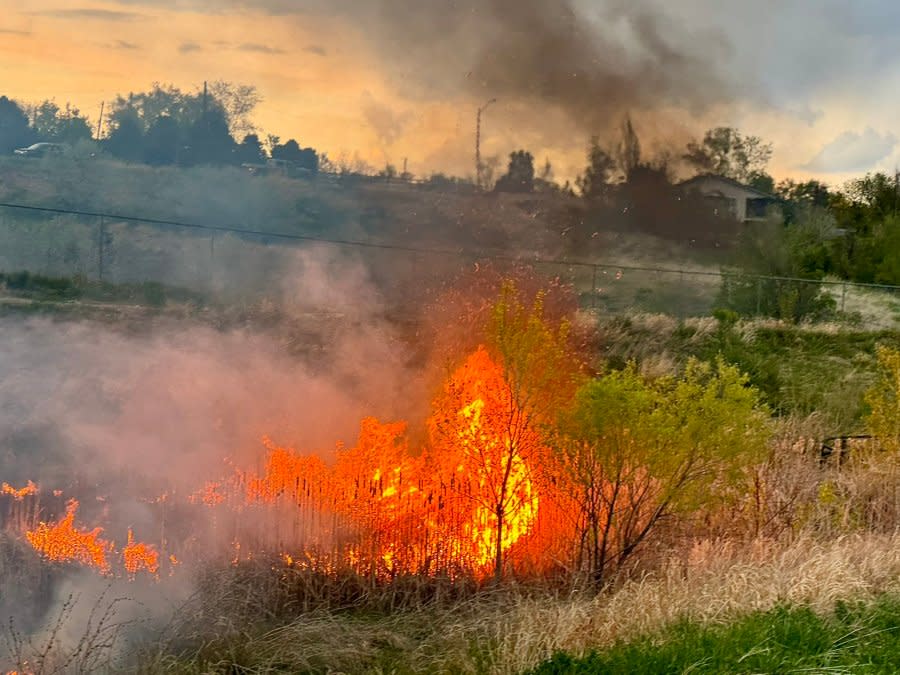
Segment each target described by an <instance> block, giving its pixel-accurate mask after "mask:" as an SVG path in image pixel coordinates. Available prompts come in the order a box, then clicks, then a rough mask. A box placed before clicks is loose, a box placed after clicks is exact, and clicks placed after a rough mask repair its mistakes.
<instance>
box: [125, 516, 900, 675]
mask: <svg viewBox="0 0 900 675" xmlns="http://www.w3.org/2000/svg"><path fill="white" fill-rule="evenodd" d="M683 553H684V554H683V555H681V556H678V557H674V558H672V559H671V560H669V561H668V562H667V563H666V564H664V565H663V566H662V567H660V568H659V569H658V570H657V571H656V572H655V573H653V574H647V575H644V576H643V577H641V578H638V579H633V580H630V581H627V582H625V583H623V584H622V585H621V586H620V587H619V588H618V589H616V590H615V591H613V592H610V593H606V594H601V595H595V596H588V595H583V594H573V595H558V594H557V595H552V594H547V593H545V594H527V593H518V592H516V591H510V590H509V589H507V590H498V591H494V592H491V593H485V594H481V595H479V596H476V597H473V598H470V599H468V600H465V601H461V602H458V603H455V604H452V605H449V606H447V607H443V608H436V607H433V606H430V607H429V606H425V607H421V608H419V609H408V610H406V611H403V612H396V613H389V614H384V615H374V616H373V615H366V614H358V613H341V612H325V611H319V612H311V613H306V614H302V615H300V616H299V617H297V618H296V619H294V620H293V621H290V622H288V623H286V624H283V625H279V626H277V627H273V628H271V629H269V630H264V629H263V630H259V629H250V630H237V631H233V632H229V633H227V634H226V633H222V634H218V635H213V634H211V633H207V636H206V637H207V639H206V640H205V641H203V642H202V643H198V644H197V645H195V646H193V647H192V648H182V649H180V650H178V651H175V650H173V649H172V648H171V647H172V644H171V643H170V644H169V645H163V646H162V647H161V648H160V649H158V650H157V651H156V652H154V653H147V654H145V655H144V663H143V666H142V672H147V673H150V672H154V673H155V672H185V673H187V672H191V673H194V672H242V673H265V672H274V671H276V670H277V671H279V672H341V673H388V672H395V673H407V672H408V673H432V672H453V673H500V674H506V673H509V674H512V673H520V672H522V671H523V670H526V669H529V668H532V667H534V666H536V665H537V664H539V663H541V662H542V661H544V660H546V659H547V658H549V657H550V656H552V655H553V654H554V653H556V652H558V651H566V652H569V653H571V654H575V655H579V654H583V653H585V652H587V651H590V650H592V649H597V648H602V647H604V646H607V645H610V644H612V643H614V642H615V641H617V640H621V639H630V638H633V637H635V636H637V635H640V634H646V633H652V632H655V631H657V630H659V629H661V628H663V627H664V626H666V625H668V624H670V623H672V622H674V621H677V620H680V619H691V620H694V621H698V622H702V623H705V624H709V623H724V622H727V621H729V620H732V619H734V618H736V617H738V616H740V615H742V614H745V613H747V612H750V611H755V610H766V609H769V608H772V607H775V606H777V605H781V604H785V603H791V604H798V605H805V606H810V607H812V608H813V609H815V610H816V611H818V612H823V613H825V612H829V611H831V610H832V609H833V608H834V606H835V603H836V602H837V601H839V600H866V599H873V598H875V597H876V596H878V595H879V594H882V593H892V592H893V593H896V592H900V535H898V534H892V535H877V534H851V535H844V536H840V537H837V538H834V539H832V540H830V541H822V540H821V539H817V538H814V537H811V536H801V537H798V538H796V539H795V540H794V541H793V542H792V543H791V544H789V545H784V544H779V543H776V542H772V541H769V540H764V539H759V540H756V541H753V542H750V543H747V544H740V545H735V544H732V543H729V542H727V541H712V540H698V541H696V542H694V544H693V545H692V546H691V547H690V548H689V549H688V550H686V551H685V552H683ZM229 669H230V670H229Z"/></svg>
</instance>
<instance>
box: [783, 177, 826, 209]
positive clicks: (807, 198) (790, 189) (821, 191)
mask: <svg viewBox="0 0 900 675" xmlns="http://www.w3.org/2000/svg"><path fill="white" fill-rule="evenodd" d="M773 192H774V193H775V194H777V195H778V196H779V197H781V198H782V199H784V200H786V201H791V202H795V203H797V204H808V205H811V206H820V207H822V208H825V207H827V206H828V203H829V199H830V197H831V193H830V192H829V190H828V186H827V185H825V183H821V182H819V181H817V180H808V181H805V182H801V181H795V180H792V179H790V178H787V179H785V180H782V181H780V182H779V183H778V185H777V186H776V187H775V190H774V191H773Z"/></svg>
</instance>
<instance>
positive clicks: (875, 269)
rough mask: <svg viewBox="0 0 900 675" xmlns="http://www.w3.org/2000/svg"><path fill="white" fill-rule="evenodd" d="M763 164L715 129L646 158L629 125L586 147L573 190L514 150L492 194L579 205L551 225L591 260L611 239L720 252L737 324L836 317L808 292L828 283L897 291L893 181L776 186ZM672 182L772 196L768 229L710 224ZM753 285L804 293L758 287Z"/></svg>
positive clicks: (747, 145) (698, 199)
mask: <svg viewBox="0 0 900 675" xmlns="http://www.w3.org/2000/svg"><path fill="white" fill-rule="evenodd" d="M771 156H772V145H771V144H770V143H767V142H765V141H763V140H762V139H761V138H759V137H757V136H752V135H745V134H743V133H742V132H741V131H740V130H738V129H735V128H732V127H717V128H714V129H710V130H708V131H707V132H706V133H705V134H704V135H703V137H702V138H701V139H700V140H695V141H691V142H689V143H687V145H686V146H685V147H684V148H683V150H682V151H681V152H680V153H669V154H660V155H657V156H654V157H647V156H646V155H645V153H644V152H643V149H642V146H641V141H640V138H639V137H638V134H637V132H636V131H635V128H634V125H633V124H632V122H631V120H630V119H628V118H626V119H625V121H624V122H623V124H622V126H621V129H620V133H619V135H618V139H616V140H614V141H613V142H612V143H607V144H604V143H601V141H600V140H599V139H598V138H596V137H595V138H593V139H591V142H590V145H589V146H588V150H587V163H586V166H585V168H584V170H583V171H582V172H581V174H580V175H579V176H578V177H577V179H576V180H575V184H574V185H570V184H569V183H566V184H564V185H562V186H560V185H558V184H556V183H554V182H553V181H552V169H551V167H550V166H549V162H548V163H547V164H546V165H545V167H544V168H543V169H542V170H541V171H540V172H535V168H534V159H533V156H532V154H531V153H530V152H527V151H525V150H518V151H516V152H514V153H512V154H511V155H510V157H509V164H508V168H507V171H506V173H505V174H504V175H503V176H501V177H500V178H499V179H498V180H497V182H496V185H495V187H494V189H495V190H497V191H501V192H521V193H530V192H547V191H550V192H557V193H564V194H568V195H569V196H570V197H577V198H579V199H580V202H581V208H580V209H573V211H572V213H571V214H570V215H571V217H570V218H569V219H568V220H567V221H562V222H560V223H559V227H560V228H561V230H562V231H563V232H564V233H565V234H566V236H567V237H568V241H569V245H570V247H571V250H572V251H573V252H578V253H584V252H585V251H591V250H592V246H595V245H596V244H594V243H593V241H594V237H595V236H596V233H597V232H599V231H601V230H604V229H607V230H608V229H610V228H621V229H626V230H629V231H634V230H637V231H641V232H647V233H650V234H654V235H657V236H661V237H664V238H669V239H673V240H676V241H679V242H682V243H689V244H691V245H693V246H697V247H707V248H712V247H714V248H718V249H721V250H723V251H725V252H727V254H728V267H731V268H732V269H736V270H738V271H740V272H745V273H746V276H745V277H743V278H742V277H740V276H739V277H729V278H727V279H726V281H725V282H723V287H722V290H721V293H720V297H719V301H718V304H719V306H720V307H722V308H724V309H728V310H731V311H734V312H736V313H738V314H741V315H755V314H756V315H766V316H774V317H777V318H782V319H787V320H800V319H806V318H827V317H833V316H834V315H835V313H836V310H837V307H836V302H835V300H834V298H833V297H832V296H831V295H830V294H828V293H824V292H823V289H822V286H821V285H820V284H817V283H815V282H817V281H821V280H822V279H824V278H825V277H835V278H838V279H844V280H847V281H852V282H861V283H874V284H886V285H900V172H897V173H895V174H893V175H889V174H886V173H883V172H876V173H868V174H866V175H865V176H863V177H861V178H856V179H853V180H850V181H849V182H847V183H845V184H844V185H841V186H830V185H827V184H826V183H824V182H822V181H819V180H806V181H796V180H793V179H784V180H781V181H778V182H776V181H775V180H774V178H773V177H772V176H771V174H770V173H769V172H768V164H769V161H770V159H771ZM679 173H680V174H681V175H684V174H685V173H687V174H692V175H700V174H712V175H717V176H722V177H724V178H730V179H732V180H734V181H737V182H739V183H741V184H744V185H746V186H748V187H751V188H754V189H755V190H758V191H760V192H761V193H764V194H766V195H769V196H770V206H769V208H768V211H767V213H766V214H764V215H765V218H763V219H762V220H760V221H759V222H754V223H752V224H748V225H745V224H742V223H738V222H737V221H736V220H735V219H734V218H733V217H731V216H730V214H727V213H726V214H721V213H716V212H715V211H714V210H713V209H711V208H710V204H709V203H708V202H707V201H706V200H705V199H704V198H703V197H702V196H701V195H698V194H696V193H694V194H692V193H690V192H687V191H686V190H684V189H683V188H682V187H681V186H680V185H679V184H678V182H677V180H676V176H677V175H678V174H679ZM760 275H763V276H771V277H791V278H798V279H803V280H807V281H808V283H799V282H793V281H790V280H770V281H760V280H759V279H758V278H757V277H758V276H760Z"/></svg>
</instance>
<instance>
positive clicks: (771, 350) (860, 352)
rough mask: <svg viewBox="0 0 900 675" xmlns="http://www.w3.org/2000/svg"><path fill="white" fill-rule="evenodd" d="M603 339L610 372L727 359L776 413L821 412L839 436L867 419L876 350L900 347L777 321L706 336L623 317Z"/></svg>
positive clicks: (888, 339)
mask: <svg viewBox="0 0 900 675" xmlns="http://www.w3.org/2000/svg"><path fill="white" fill-rule="evenodd" d="M709 321H712V320H709ZM657 324H659V325H657ZM604 332H605V333H606V334H607V335H608V336H612V338H611V339H610V340H608V344H607V347H606V349H605V353H604V356H605V358H606V359H607V360H608V364H609V366H610V367H612V368H621V367H623V366H624V365H625V364H626V363H627V361H628V360H629V359H635V360H636V361H638V363H641V362H642V361H646V360H648V359H651V358H658V357H659V355H660V354H667V355H669V357H670V360H671V361H672V362H673V363H674V364H675V366H676V367H678V366H681V365H683V364H684V362H685V361H686V360H687V359H688V358H689V357H692V356H693V357H696V358H698V359H701V360H711V359H715V358H716V356H717V355H718V354H721V355H722V356H723V357H724V358H725V360H726V361H728V362H729V363H732V364H734V365H736V366H738V367H739V368H740V369H741V370H742V371H743V372H745V373H747V374H748V375H749V377H750V383H751V384H752V385H753V386H755V387H756V388H758V389H759V390H760V392H761V393H762V396H763V399H764V401H765V402H766V403H767V404H768V406H769V407H770V408H771V409H772V411H773V412H774V413H776V414H779V415H798V416H808V415H811V414H813V413H816V414H818V415H820V416H821V417H822V418H824V419H825V420H826V421H827V422H828V425H829V426H831V427H832V428H833V429H834V431H835V433H852V432H855V431H858V430H859V429H860V425H861V420H862V418H863V416H864V415H865V412H866V410H865V407H864V404H863V393H864V392H865V390H866V389H867V388H868V387H869V386H870V384H871V383H872V381H873V378H874V375H875V372H876V360H875V347H876V345H878V344H885V345H888V346H891V347H900V333H898V332H896V331H889V330H874V331H873V330H864V329H860V328H854V327H850V326H846V327H841V328H840V329H833V328H819V327H806V326H796V325H791V324H779V323H776V322H749V323H745V324H742V323H734V322H732V321H728V320H720V321H718V322H717V323H716V324H715V325H714V327H713V328H712V329H711V330H710V329H709V327H707V328H706V329H705V330H700V329H699V328H698V325H697V323H696V322H690V321H687V322H684V321H682V322H675V321H669V322H668V323H666V322H663V321H659V322H657V323H653V322H652V321H648V322H645V323H641V322H640V321H638V320H633V319H627V318H625V319H613V320H612V321H609V322H608V323H607V325H606V326H605V327H604Z"/></svg>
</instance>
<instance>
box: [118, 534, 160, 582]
mask: <svg viewBox="0 0 900 675" xmlns="http://www.w3.org/2000/svg"><path fill="white" fill-rule="evenodd" d="M122 560H123V562H124V565H125V571H126V572H128V574H129V576H130V577H131V578H132V579H133V578H134V576H135V575H136V574H137V573H138V572H139V571H140V570H142V569H144V570H146V571H147V572H149V573H150V574H154V575H155V574H156V572H157V571H158V570H159V554H158V553H157V552H156V551H155V550H154V549H153V547H152V546H149V545H148V544H144V543H143V542H139V541H138V542H136V541H135V540H134V533H133V532H132V531H131V529H130V528H129V530H128V543H127V544H126V545H125V548H123V549H122Z"/></svg>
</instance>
